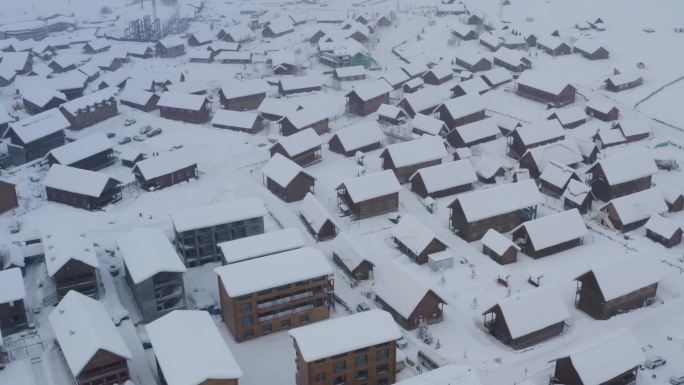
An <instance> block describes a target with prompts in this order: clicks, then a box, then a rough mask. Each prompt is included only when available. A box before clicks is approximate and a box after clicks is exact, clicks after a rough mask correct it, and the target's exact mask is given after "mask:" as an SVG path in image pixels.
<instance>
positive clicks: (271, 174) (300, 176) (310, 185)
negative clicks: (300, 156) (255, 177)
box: [261, 153, 316, 202]
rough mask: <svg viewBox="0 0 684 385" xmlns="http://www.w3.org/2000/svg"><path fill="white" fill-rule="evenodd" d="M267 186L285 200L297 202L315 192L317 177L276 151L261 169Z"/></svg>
mask: <svg viewBox="0 0 684 385" xmlns="http://www.w3.org/2000/svg"><path fill="white" fill-rule="evenodd" d="M261 173H262V174H263V175H264V178H265V181H264V182H265V183H266V188H268V190H269V191H271V192H272V193H273V194H274V195H275V196H277V197H278V198H280V199H282V200H283V201H285V202H295V201H300V200H302V199H304V197H305V196H306V195H307V194H308V193H310V192H313V189H314V183H315V181H316V178H314V177H313V176H311V174H309V173H308V172H306V171H305V170H304V169H303V168H302V167H301V166H300V165H298V164H297V163H295V162H293V161H292V160H290V159H288V158H286V157H284V156H283V155H281V154H279V153H276V154H274V155H273V156H272V157H271V159H270V160H269V161H268V162H267V163H266V165H265V166H264V167H263V168H262V169H261Z"/></svg>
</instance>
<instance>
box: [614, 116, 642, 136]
mask: <svg viewBox="0 0 684 385" xmlns="http://www.w3.org/2000/svg"><path fill="white" fill-rule="evenodd" d="M616 126H617V127H618V128H619V129H620V131H622V133H623V134H624V135H625V136H626V137H630V136H636V135H643V134H649V133H650V132H651V127H650V125H649V124H648V122H646V121H643V120H641V119H624V120H621V121H620V122H619V123H618V124H617V125H616Z"/></svg>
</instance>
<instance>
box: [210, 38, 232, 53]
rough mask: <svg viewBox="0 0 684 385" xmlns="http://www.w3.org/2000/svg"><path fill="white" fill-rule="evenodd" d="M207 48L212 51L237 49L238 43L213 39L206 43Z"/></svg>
mask: <svg viewBox="0 0 684 385" xmlns="http://www.w3.org/2000/svg"><path fill="white" fill-rule="evenodd" d="M207 49H208V50H210V51H214V52H220V51H239V50H240V43H236V42H232V41H231V42H229V41H215V42H213V43H209V45H207Z"/></svg>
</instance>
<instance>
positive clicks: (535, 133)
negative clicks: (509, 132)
mask: <svg viewBox="0 0 684 385" xmlns="http://www.w3.org/2000/svg"><path fill="white" fill-rule="evenodd" d="M514 131H515V132H517V133H518V136H520V139H521V140H522V142H523V144H525V145H527V146H529V145H532V144H537V143H540V142H545V141H547V140H552V139H564V138H565V132H564V131H563V127H561V125H560V123H558V122H557V121H555V120H542V121H539V122H537V123H534V124H529V125H525V126H522V127H518V128H516V129H515V130H514Z"/></svg>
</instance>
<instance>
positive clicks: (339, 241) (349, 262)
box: [331, 232, 370, 271]
mask: <svg viewBox="0 0 684 385" xmlns="http://www.w3.org/2000/svg"><path fill="white" fill-rule="evenodd" d="M331 248H332V251H333V253H335V255H337V258H338V259H339V260H340V261H341V262H342V263H343V264H344V265H345V266H346V267H347V268H348V269H349V271H354V269H356V268H357V267H358V266H359V265H360V264H361V263H363V262H364V261H367V262H370V259H369V258H368V255H367V254H366V253H365V252H364V251H362V250H361V248H359V246H358V244H357V242H354V240H352V239H351V237H350V236H349V235H348V234H347V233H346V232H341V233H339V234H337V236H336V237H335V239H333V240H332V242H331Z"/></svg>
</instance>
